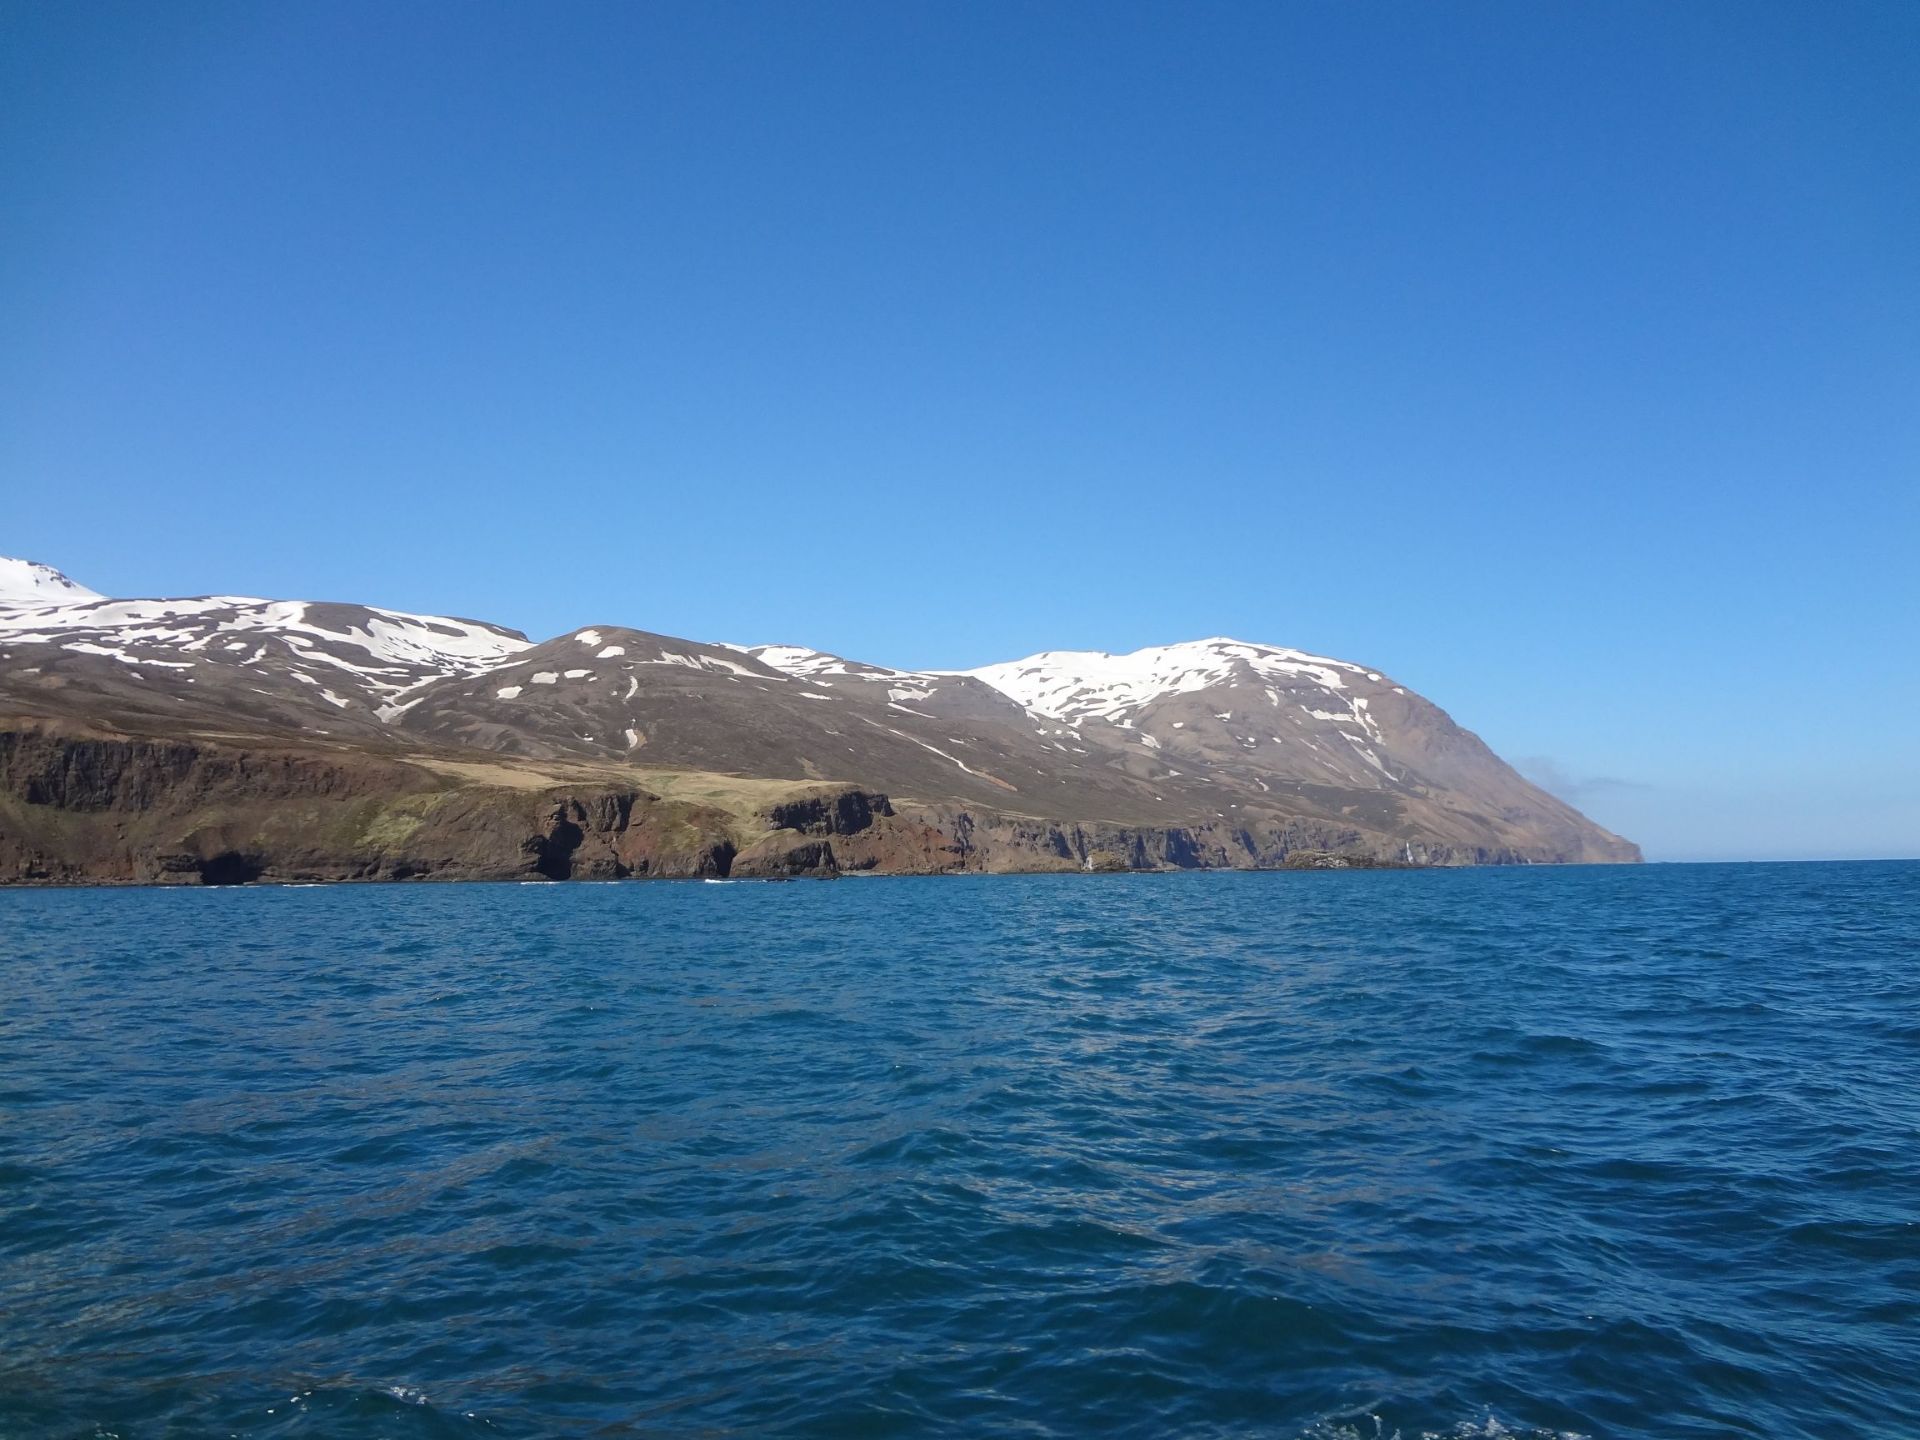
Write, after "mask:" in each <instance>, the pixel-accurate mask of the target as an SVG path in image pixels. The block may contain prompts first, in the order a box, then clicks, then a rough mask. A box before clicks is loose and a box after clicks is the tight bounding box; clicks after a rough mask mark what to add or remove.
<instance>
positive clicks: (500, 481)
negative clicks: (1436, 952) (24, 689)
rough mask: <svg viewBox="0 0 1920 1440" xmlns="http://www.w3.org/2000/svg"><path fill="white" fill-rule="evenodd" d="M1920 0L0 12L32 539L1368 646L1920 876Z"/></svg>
mask: <svg viewBox="0 0 1920 1440" xmlns="http://www.w3.org/2000/svg"><path fill="white" fill-rule="evenodd" d="M1916 55H1920V6H1914V5H1911V4H1906V3H1897V4H1881V5H1875V4H1855V3H1849V4H1843V5H1829V4H1813V3H1809V4H1805V5H1785V4H1754V3H1744V0H1743V3H1737V4H1719V3H1709V0H1700V3H1690V4H1687V5H1674V4H1670V3H1663V4H1647V5H1636V4H1629V3H1609V4H1591V5H1574V4H1566V5H1538V4H1534V3H1512V4H1484V3H1482V4H1475V3H1462V4H1450V5H1429V4H1425V3H1421V4H1308V3H1300V4H1246V5H1224V6H1223V5H1190V6H1174V5H1151V6H1144V5H1143V6H1127V5H1118V4H1111V3H1100V4H1089V5H1083V6H1082V5H1069V4H1056V3H1048V4H1018V5H1015V4H992V3H970V4H964V5H961V4H943V5H917V4H895V3H888V4H874V5H789V4H770V5H752V4H736V3H725V4H711V5H708V4H680V5H673V6H649V5H641V4H624V3H621V4H615V3H607V4H591V5H581V4H573V5H569V4H546V5H539V6H532V5H521V4H511V5H509V4H472V3H462V4H458V5H444V6H441V5H427V4H409V5H402V6H389V5H357V4H350V3H332V0H329V3H326V4H281V5H257V4H251V3H246V4H220V5H207V4H200V3H191V0H175V3H169V4H166V5H152V4H146V3H140V4H130V5H124V6H113V5H98V4H92V3H87V0H76V3H60V4H25V3H21V0H10V3H8V4H6V5H5V6H4V7H0V214H3V215H4V216H5V217H6V220H5V223H4V224H0V335H4V336H5V342H4V344H0V553H11V554H16V555H25V556H27V557H30V558H34V559H40V560H45V561H47V562H49V563H52V564H55V565H58V566H60V567H62V568H63V569H66V570H68V571H69V572H70V573H71V574H72V575H73V576H74V577H75V578H76V579H78V580H80V581H82V582H83V583H86V584H89V585H92V586H93V587H95V588H96V589H100V590H104V591H107V592H108V593H114V594H123V595H136V594H155V593H176V594H190V593H204V592H207V591H240V592H247V593H257V594H268V595H285V596H299V597H309V598H314V597H318V598H340V599H356V600H366V601H370V602H373V603H379V604H386V605H391V606H397V607H402V608H408V609H416V610H430V611H444V612H452V613H458V614H468V615H477V616H481V617H484V618H489V619H495V620H499V621H501V622H503V623H508V624H513V625H517V626H519V627H522V628H524V629H526V630H527V631H529V632H530V633H533V634H535V635H544V634H550V633H554V632H557V631H561V630H564V629H568V628H571V627H573V626H576V625H580V624H585V623H590V622H612V623H625V624H632V625H637V626H641V627H644V628H648V629H656V630H662V631H666V632H669V633H674V634H684V635H692V636H696V637H701V638H727V639H737V640H741V641H760V640H772V639H780V640H793V641H798V642H802V643H806V644H811V645H816V646H819V647H821V648H824V649H831V650H836V651H841V652H844V653H847V654H850V655H854V656H858V657H860V658H862V659H867V660H872V661H876V662H880V663H886V664H893V665H901V666H963V665H972V664H978V663H982V662H985V661H988V660H993V659H1005V658H1010V657H1013V656H1017V655H1021V654H1025V653H1028V652H1030V651H1033V650H1037V649H1043V648H1099V649H1108V650H1124V649H1132V648H1135V647H1137V646H1140V645H1144V644H1152V643H1159V642H1165V641H1169V640H1175V639H1183V638H1192V637H1196V636H1203V635H1211V634H1229V635H1235V636H1239V637H1242V638H1246V639H1255V640H1266V641H1272V642H1276V643H1282V644H1291V645H1297V646H1301V647H1303V648H1308V649H1315V650H1321V651H1324V652H1327V653H1331V654H1335V655H1339V656H1343V657H1349V658H1355V659H1360V660H1364V661H1366V662H1367V663H1369V664H1372V665H1376V666H1379V667H1381V668H1383V669H1386V670H1388V671H1390V672H1391V673H1392V674H1393V675H1394V676H1395V677H1396V678H1398V679H1399V680H1401V681H1403V682H1404V683H1406V684H1408V685H1411V686H1413V687H1415V688H1417V689H1418V690H1420V691H1421V692H1423V693H1425V694H1427V695H1429V696H1430V697H1432V698H1433V699H1435V700H1437V701H1438V702H1439V703H1440V704H1442V705H1443V706H1445V707H1447V708H1448V709H1449V710H1450V711H1451V712H1452V713H1453V714H1454V715H1455V716H1456V718H1458V719H1460V720H1461V721H1462V722H1463V723H1465V724H1467V725H1469V726H1470V727H1472V728H1474V729H1476V730H1477V731H1479V732H1480V733H1481V734H1482V735H1483V736H1484V737H1485V738H1486V739H1487V740H1488V741H1489V742H1490V743H1491V744H1493V745H1494V746H1495V748H1496V749H1498V750H1500V751H1501V752H1502V753H1503V754H1505V755H1507V756H1508V757H1509V758H1511V759H1515V760H1517V761H1521V762H1524V764H1525V765H1526V766H1527V767H1530V768H1531V769H1533V771H1534V772H1535V773H1537V774H1542V775H1547V776H1549V777H1551V778H1553V780H1554V781H1555V783H1556V784H1559V785H1561V786H1562V787H1563V788H1564V789H1565V790H1566V791H1567V792H1568V793H1570V794H1572V795H1573V796H1574V797H1575V798H1576V800H1577V802H1578V803H1580V804H1581V805H1582V806H1583V807H1584V808H1586V809H1587V810H1588V811H1589V813H1591V814H1593V815H1595V816H1596V817H1597V818H1599V819H1600V820H1602V821H1603V822H1605V823H1608V824H1610V825H1612V826H1614V827H1615V828H1617V829H1619V830H1621V831H1622V832H1623V833H1626V834H1628V835H1631V836H1633V837H1634V838H1636V839H1639V840H1640V841H1642V843H1643V844H1644V845H1645V847H1646V849H1647V851H1648V854H1649V855H1650V856H1651V857H1654V858H1673V859H1691V858H1709V857H1730V858H1731V857H1749V856H1828V855H1833V856H1846V855H1893V854H1900V855H1914V854H1920V660H1917V659H1916V655H1917V654H1920V645H1916V641H1915V626H1916V621H1917V620H1920V563H1916V550H1917V549H1920V105H1916V104H1915V103H1914V101H1913V96H1912V90H1911V70H1912V63H1913V60H1914V57H1915V56H1916Z"/></svg>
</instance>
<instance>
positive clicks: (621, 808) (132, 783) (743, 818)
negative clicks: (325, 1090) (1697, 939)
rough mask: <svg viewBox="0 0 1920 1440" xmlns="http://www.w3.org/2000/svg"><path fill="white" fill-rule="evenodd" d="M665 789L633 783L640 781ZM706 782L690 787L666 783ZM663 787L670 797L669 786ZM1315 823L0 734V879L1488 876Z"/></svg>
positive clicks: (115, 736) (1459, 860) (43, 733)
mask: <svg viewBox="0 0 1920 1440" xmlns="http://www.w3.org/2000/svg"><path fill="white" fill-rule="evenodd" d="M648 779H653V780H656V781H658V780H666V781H668V782H670V783H668V784H664V785H659V786H658V787H657V788H656V787H650V786H649V784H648V783H646V781H647V780H648ZM682 780H688V781H694V780H705V781H710V782H712V783H711V784H710V785H708V786H707V790H708V791H710V792H711V793H703V792H702V790H701V788H700V787H699V786H698V785H682V784H677V783H672V782H679V781H682ZM676 790H679V791H680V792H682V793H674V792H675V791H676ZM1386 851H1387V846H1386V845H1385V843H1384V842H1382V841H1381V840H1380V839H1379V838H1378V837H1368V836H1367V835H1365V834H1364V832H1361V831H1359V830H1343V829H1341V828H1340V827H1337V826H1329V825H1326V824H1323V823H1319V822H1312V821H1290V822H1286V823H1270V822H1269V823H1258V824H1242V825H1232V826H1230V825H1225V824H1220V823H1214V824H1198V825H1189V826H1140V825H1125V824H1117V823H1100V822H1077V823H1063V822H1057V821H1048V820H1043V819H1035V818H1031V817H1024V816H1018V815H1009V814H1005V813H1000V812H995V811H990V810H986V809H983V808H981V807H974V806H965V807H963V806H954V805H924V804H912V803H896V802H895V801H894V800H893V799H891V798H890V797H889V796H888V795H886V794H884V793H882V792H879V791H876V790H872V789H868V788H865V787H860V786H854V785H830V784H818V783H807V782H793V783H784V782H772V781H745V780H740V779H739V778H738V777H726V776H712V777H698V776H688V777H676V776H667V777H650V776H640V775H632V776H626V777H623V776H621V775H619V774H618V773H614V772H605V773H599V774H582V775H580V776H577V777H574V778H570V779H569V778H564V777H558V776H556V775H555V774H553V773H552V767H534V766H526V767H513V766H509V765H504V764H495V765H490V766H486V767H481V766H475V765H472V764H471V763H468V762H465V761H461V760H458V759H451V758H449V757H448V756H446V755H439V754H418V755H406V754H398V753H396V754H370V753H367V752H365V751H357V750H348V749H328V748H321V747H314V746H302V745H297V744H272V743H261V742H249V743H233V742H229V741H222V740H216V739H210V738H192V739H182V738H167V737H158V736H143V735H133V734H123V733H115V732H111V731H105V730H98V729H89V730H84V731H76V730H75V729H73V728H72V727H66V726H60V725H54V724H49V723H45V722H40V723H14V724H12V725H10V726H8V727H6V728H4V729H0V884H12V885H21V884H27V885H103V884H104V885H223V884H248V883H290V884H311V883H316V882H391V881H407V880H433V881H449V880H552V881H564V880H619V879H648V878H661V879H675V878H713V879H719V878H731V879H749V878H756V879H785V878H796V877H803V876H809V877H824V876H834V875H841V874H891V875H932V874H980V873H1012V872H1041V871H1063V872H1065V871H1071V872H1079V873H1111V872H1115V871H1152V870H1190V869H1355V868H1404V867H1406V866H1408V865H1410V864H1411V865H1460V864H1487V863H1492V864H1500V863H1514V862H1521V861H1525V860H1528V859H1529V858H1531V857H1525V856H1520V855H1516V854H1510V853H1502V852H1492V853H1489V852H1480V851H1474V852H1467V853H1462V852H1459V851H1454V850H1445V849H1432V848H1427V847H1420V848H1418V849H1417V850H1416V847H1413V846H1410V845H1409V846H1406V847H1405V849H1404V851H1403V853H1402V854H1401V855H1398V856H1396V855H1393V854H1390V853H1386Z"/></svg>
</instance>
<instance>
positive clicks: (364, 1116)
mask: <svg viewBox="0 0 1920 1440" xmlns="http://www.w3.org/2000/svg"><path fill="white" fill-rule="evenodd" d="M1917 1221H1920V864H1892V863H1889V864H1854V865H1779V866H1764V865H1751V866H1697V867H1647V868H1643V869H1597V868H1596V869H1572V870H1543V869H1535V870H1508V871H1501V870H1480V871H1462V872H1404V873H1377V874H1271V875H1167V876H1117V877H1079V876H1068V877H1032V878H1011V877H1004V878H980V879H937V880H858V881H855V880H847V881H841V882H839V883H835V884H824V883H800V884H786V885H764V884H762V885H756V884H699V883H693V884H660V883H656V884H625V885H610V886H558V885H556V886H449V887H434V886H417V887H387V888H379V887H367V888H335V889H280V890H263V889H247V890H220V891H167V892H160V891H99V890H96V891H66V892H10V893H0V1435H5V1436H41V1435H49V1436H69V1435H70V1436H92V1435H96V1434H113V1435H120V1436H200V1435H228V1434H234V1435H244V1436H274V1437H277V1436H402V1437H405V1436H438V1435H482V1434H495V1435H510V1436H511V1435H525V1436H539V1435H568V1434H574V1435H587V1434H591V1435H674V1436H680V1435H689V1436H700V1435H752V1436H759V1435H819V1436H829V1435H831V1436H889V1435H933V1434H941V1435H968V1436H1022V1437H1043V1436H1055V1435H1058V1436H1081V1435H1088V1436H1100V1437H1133V1436H1138V1437H1164V1436H1242V1435H1277V1436H1283V1437H1298V1436H1312V1437H1325V1436H1336V1435H1344V1434H1357V1435H1360V1436H1367V1437H1373V1436H1376V1435H1377V1436H1381V1437H1390V1436H1392V1435H1393V1434H1395V1433H1396V1432H1398V1433H1400V1434H1402V1435H1404V1436H1407V1437H1412V1436H1416V1435H1420V1434H1423V1433H1431V1434H1440V1435H1449V1436H1451V1435H1465V1434H1486V1433H1491V1434H1495V1435H1499V1434H1506V1433H1513V1434H1516V1435H1556V1436H1557V1435H1560V1434H1562V1433H1563V1432H1573V1433H1577V1434H1580V1435H1591V1436H1595V1437H1600V1436H1644V1437H1661V1440H1672V1437H1696V1436H1698V1437H1706V1436H1713V1437H1720V1436H1727V1435H1764V1436H1808V1437H1813V1436H1818V1437H1823V1440H1825V1437H1833V1436H1843V1435H1876V1436H1888V1435H1890V1436H1912V1435H1916V1434H1920V1224H1917V1223H1916V1222H1917Z"/></svg>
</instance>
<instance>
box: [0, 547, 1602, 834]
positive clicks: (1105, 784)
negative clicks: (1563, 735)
mask: <svg viewBox="0 0 1920 1440" xmlns="http://www.w3.org/2000/svg"><path fill="white" fill-rule="evenodd" d="M0 587H3V588H0V719H3V718H4V717H5V716H7V715H13V716H18V717H25V718H35V717H45V718H62V719H80V720H83V721H86V722H90V723H94V724H100V725H107V726H118V727H122V728H125V729H129V730H138V731H141V732H144V733H148V734H163V735H176V734H190V733H191V734H199V735H230V734H233V733H237V732H256V733H269V734H272V735H275V736H279V737H286V736H293V735H321V736H325V737H327V738H328V742H329V743H349V744H355V745H358V744H363V743H365V744H377V745H378V746H379V747H380V748H381V749H383V750H387V751H391V750H393V749H396V748H399V749H407V750H415V751H423V750H429V749H430V750H433V751H436V752H439V753H444V752H446V751H449V750H464V751H470V752H472V751H477V752H492V753H495V754H505V755H512V756H519V757H523V758H526V759H529V760H538V761H565V762H569V763H572V762H582V763H595V764H603V765H625V766H640V767H645V768H647V769H650V770H696V771H704V772H723V773H728V774H732V775H739V776H746V777H754V778H765V779H781V780H789V779H791V780H816V781H846V782H852V783H857V784H861V785H869V786H874V787H877V788H880V789H883V790H885V791H886V792H888V793H889V794H891V795H893V796H894V797H895V799H896V800H899V801H903V802H907V803H917V804H922V805H929V806H948V807H959V808H961V809H964V808H966V807H980V808H981V809H983V810H984V809H992V810H994V811H997V812H999V813H1001V814H1003V815H1008V816H1017V817H1020V823H1022V824H1026V823H1029V822H1031V823H1032V824H1035V825H1041V826H1043V827H1044V826H1045V825H1046V824H1050V823H1054V822H1071V823H1081V822H1099V823H1112V824H1125V825H1145V826H1152V825H1192V824H1200V825H1205V826H1214V827H1221V829H1222V830H1223V832H1224V833H1228V834H1237V833H1239V830H1238V827H1243V826H1246V827H1253V829H1254V830H1260V831H1261V833H1263V834H1266V835H1268V836H1269V837H1272V836H1273V835H1275V834H1278V833H1281V832H1282V831H1284V827H1286V826H1287V825H1290V824H1293V823H1295V822H1299V823H1302V824H1310V825H1315V826H1319V827H1321V830H1320V831H1318V832H1316V833H1322V834H1324V833H1329V832H1328V830H1327V827H1334V829H1335V830H1339V829H1340V828H1342V827H1347V828H1350V829H1351V831H1352V833H1353V834H1354V835H1355V836H1357V837H1360V839H1358V840H1356V842H1355V843H1356V844H1363V845H1364V846H1365V847H1367V848H1370V849H1371V850H1372V851H1373V852H1374V853H1377V854H1381V855H1394V856H1399V855H1401V854H1402V853H1403V852H1404V853H1405V855H1406V856H1407V857H1408V858H1413V857H1415V856H1416V855H1418V854H1420V853H1431V854H1445V855H1449V856H1453V857H1459V856H1489V855H1503V854H1505V855H1512V856H1526V857H1533V858H1543V859H1608V858H1626V857H1628V856H1630V854H1631V850H1632V847H1631V846H1628V845H1626V844H1625V842H1622V841H1620V840H1619V839H1618V838H1617V837H1614V836H1610V835H1608V834H1607V833H1606V832H1605V831H1602V830H1599V829H1598V827H1596V826H1593V825H1592V824H1591V823H1590V822H1588V821H1587V820H1586V819H1585V818H1584V817H1582V816H1580V815H1579V814H1577V813H1576V812H1574V811H1573V810H1571V809H1570V808H1569V807H1567V806H1565V805H1564V804H1562V803H1561V802H1559V801H1558V800H1555V799H1553V798H1552V797H1551V796H1548V795H1545V794H1543V793H1541V792H1540V791H1538V790H1537V789H1535V788H1534V787H1533V786H1531V785H1529V784H1528V783H1527V782H1526V781H1525V780H1523V779H1522V778H1521V777H1520V776H1518V775H1517V774H1515V773H1514V772H1513V771H1512V770H1511V769H1510V768H1509V767H1508V766H1506V765H1505V764H1504V763H1503V762H1502V761H1501V760H1500V759H1499V758H1498V757H1497V756H1495V755H1494V754H1493V753H1492V752H1491V751H1490V750H1489V749H1488V748H1487V747H1486V746H1485V745H1484V744H1482V743H1481V741H1480V740H1479V739H1478V738H1477V737H1475V736H1474V735H1472V734H1471V733H1470V732H1468V731H1466V730H1463V729H1461V728H1460V727H1459V726H1457V725H1455V724H1454V723H1453V721H1452V720H1451V719H1450V718H1449V717H1448V716H1447V715H1446V714H1445V713H1444V712H1442V711H1441V710H1440V709H1438V707H1436V706H1434V705H1432V704H1430V703H1429V702H1427V701H1426V700H1424V699H1422V698H1421V697H1420V696H1418V695H1415V694H1413V693H1412V692H1410V691H1408V690H1407V689H1406V688H1405V687H1404V686H1401V685H1397V684H1395V683H1394V682H1393V681H1392V680H1390V679H1389V678H1387V677H1386V676H1385V675H1383V674H1381V673H1380V672H1379V671H1377V670H1372V669H1369V668H1368V667H1366V666H1364V665H1358V664H1354V663H1352V662H1349V661H1344V660H1336V659H1332V658H1330V657H1327V656H1322V655H1315V654H1311V653H1309V652H1306V651H1301V650H1293V649H1287V648H1284V647H1280V646H1272V645H1259V644H1252V643H1249V642H1246V641H1240V640H1230V639H1225V638H1214V639H1208V640H1196V641H1189V642H1185V643H1182V644H1176V645H1163V646H1156V647H1152V648H1149V649H1145V650H1140V651H1136V652H1134V653H1132V654H1128V655H1109V654H1104V653H1100V652H1086V651H1055V652H1047V653H1043V654H1039V655H1034V656H1029V657H1028V658H1027V659H1024V660H1016V661H1010V662H1007V663H1005V664H999V665H988V666H983V667H981V668H979V669H977V670H971V671H906V670H894V669H888V668H886V667H883V666H877V665H867V664H863V663H861V662H859V661H856V660H850V659H847V658H845V657H842V656H837V655H832V654H828V653H825V652H823V651H818V650H812V649H809V648H807V647H804V646H799V645H754V646H735V645H723V644H708V643H702V642H697V641H691V640H682V639H676V638H675V637H672V636H665V635H657V634H652V633H649V632H646V631H641V630H631V629H625V628H621V627H614V626H596V627H593V628H589V629H583V630H578V631H574V632H571V633H570V634H567V635H563V636H560V637H557V638H555V639H553V640H548V641H546V642H544V643H541V644H538V645H535V644H533V643H532V642H530V641H529V640H528V639H527V638H526V637H525V636H522V635H520V634H518V633H516V632H514V631H511V630H505V629H501V628H499V627H497V626H492V625H487V624H483V623H481V622H478V621H473V620H460V619H452V618H448V617H443V616H434V615H414V614H408V613H404V612H400V611H394V610H386V609H379V608H375V607H369V606H362V605H344V604H332V603H322V602H311V601H297V600H261V599H253V598H249V597H241V596H202V597H197V598H188V599H152V600H148V599H140V600H109V599H104V598H101V597H98V596H95V595H93V592H91V591H86V590H84V589H82V588H81V587H79V586H76V585H74V584H73V582H71V581H69V580H67V579H66V578H65V577H64V576H61V575H60V574H59V573H58V572H57V571H53V570H50V569H48V568H47V567H44V566H30V565H27V564H25V563H24V562H17V561H14V562H0ZM1263 827H1264V828H1263ZM1275 827H1280V830H1276V829H1275ZM1044 833H1045V831H1044V829H1043V830H1041V831H1039V832H1036V834H1039V835H1044ZM1248 833H1252V831H1251V830H1250V831H1248ZM1035 843H1041V842H1040V841H1038V840H1036V841H1035ZM1262 843H1266V842H1262ZM1275 843H1278V842H1275Z"/></svg>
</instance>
